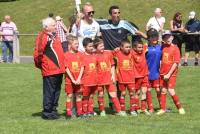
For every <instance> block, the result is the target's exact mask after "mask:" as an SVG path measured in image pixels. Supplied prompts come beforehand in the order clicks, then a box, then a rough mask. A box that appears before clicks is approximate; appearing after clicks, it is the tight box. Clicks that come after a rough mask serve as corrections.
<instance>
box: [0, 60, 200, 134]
mask: <svg viewBox="0 0 200 134" xmlns="http://www.w3.org/2000/svg"><path fill="white" fill-rule="evenodd" d="M199 72H200V68H199V67H185V68H183V67H180V69H179V75H178V78H177V86H176V92H177V94H178V95H179V97H180V100H181V102H182V104H183V107H184V108H185V110H186V114H185V115H179V114H178V112H177V110H176V108H175V106H174V104H173V103H172V100H171V98H169V97H168V100H167V107H168V108H172V112H171V113H167V114H165V115H162V116H157V115H152V116H145V115H139V116H138V117H131V116H127V117H119V116H114V115H112V114H108V116H106V117H99V116H97V117H94V118H88V119H73V120H66V119H65V116H64V114H65V93H64V92H63V90H62V93H61V97H60V101H59V102H60V105H59V113H60V114H61V119H59V120H55V121H45V120H42V119H41V118H40V112H41V104H42V78H41V75H40V71H39V70H37V69H36V68H34V66H33V65H32V64H0V74H1V77H0V85H1V88H0V134H22V133H24V134H60V133H67V134H105V133H106V134H107V133H108V134H126V133H127V134H128V133H129V134H130V133H131V134H134V133H135V134H140V133H141V134H144V133H148V134H158V133H160V134H169V133H170V134H175V133H176V134H198V133H199V132H200V126H199V123H200V113H199V111H200V103H199V100H200V92H199V87H200V83H199V81H200V77H199V75H198V73H199ZM153 93H154V94H153V98H154V104H155V105H156V107H157V100H156V99H155V97H156V95H155V92H154V91H153ZM105 98H106V99H107V97H105ZM106 102H107V101H106ZM127 102H128V101H127ZM95 106H97V102H96V105H95ZM106 106H107V105H106ZM127 109H128V107H127Z"/></svg>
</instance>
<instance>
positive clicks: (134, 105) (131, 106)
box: [130, 96, 137, 112]
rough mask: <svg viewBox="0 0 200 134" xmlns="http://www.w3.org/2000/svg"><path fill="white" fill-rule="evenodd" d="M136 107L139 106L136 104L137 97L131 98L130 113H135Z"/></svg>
mask: <svg viewBox="0 0 200 134" xmlns="http://www.w3.org/2000/svg"><path fill="white" fill-rule="evenodd" d="M136 106H137V104H136V100H135V97H134V96H132V97H130V112H132V111H135V110H136Z"/></svg>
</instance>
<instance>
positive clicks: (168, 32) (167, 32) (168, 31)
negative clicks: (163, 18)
mask: <svg viewBox="0 0 200 134" xmlns="http://www.w3.org/2000/svg"><path fill="white" fill-rule="evenodd" d="M166 35H172V33H171V31H170V30H165V31H164V32H163V34H162V38H165V36H166Z"/></svg>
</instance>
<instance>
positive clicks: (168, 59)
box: [160, 44, 180, 76]
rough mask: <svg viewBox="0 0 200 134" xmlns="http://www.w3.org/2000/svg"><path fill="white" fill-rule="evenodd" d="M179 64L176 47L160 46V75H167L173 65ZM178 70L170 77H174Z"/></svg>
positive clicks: (178, 53) (178, 54) (172, 45)
mask: <svg viewBox="0 0 200 134" xmlns="http://www.w3.org/2000/svg"><path fill="white" fill-rule="evenodd" d="M179 62H180V52H179V49H178V47H177V46H176V45H174V44H171V45H163V46H162V60H161V67H160V75H165V74H167V73H168V72H169V71H170V69H171V67H172V65H173V64H174V63H177V64H178V63H179ZM177 71H178V68H176V69H175V71H174V72H173V73H172V76H176V74H177Z"/></svg>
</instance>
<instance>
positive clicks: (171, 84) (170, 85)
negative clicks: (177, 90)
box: [160, 76, 176, 89]
mask: <svg viewBox="0 0 200 134" xmlns="http://www.w3.org/2000/svg"><path fill="white" fill-rule="evenodd" d="M175 85H176V76H171V77H170V78H169V80H168V81H165V80H164V76H160V86H161V87H164V88H171V89H174V87H175Z"/></svg>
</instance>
